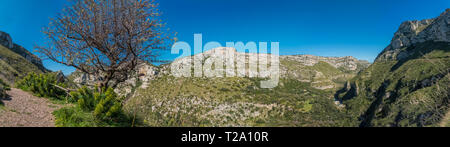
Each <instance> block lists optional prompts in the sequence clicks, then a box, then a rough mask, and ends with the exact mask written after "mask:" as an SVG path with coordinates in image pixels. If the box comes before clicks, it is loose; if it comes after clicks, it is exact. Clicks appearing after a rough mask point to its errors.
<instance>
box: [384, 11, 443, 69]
mask: <svg viewBox="0 0 450 147" xmlns="http://www.w3.org/2000/svg"><path fill="white" fill-rule="evenodd" d="M426 41H433V42H450V9H447V10H446V11H445V12H444V13H442V14H441V15H440V16H439V17H437V18H434V19H425V20H421V21H418V20H414V21H406V22H403V23H402V24H401V25H400V28H399V29H398V31H397V32H396V33H395V34H394V37H393V39H392V41H391V44H390V45H389V46H388V47H386V48H385V49H384V51H383V52H382V53H381V54H380V55H379V56H378V57H377V60H376V61H380V60H401V59H404V58H406V57H408V56H409V54H408V53H406V52H403V50H404V49H405V48H407V47H409V46H412V45H414V44H417V43H423V42H426Z"/></svg>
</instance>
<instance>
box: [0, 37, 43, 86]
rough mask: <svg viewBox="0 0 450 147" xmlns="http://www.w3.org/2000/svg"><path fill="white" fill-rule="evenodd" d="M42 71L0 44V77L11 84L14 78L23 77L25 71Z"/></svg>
mask: <svg viewBox="0 0 450 147" xmlns="http://www.w3.org/2000/svg"><path fill="white" fill-rule="evenodd" d="M31 72H34V73H43V72H42V70H40V69H39V67H37V66H36V65H34V64H33V63H31V62H30V61H28V60H27V59H25V58H24V57H22V56H20V55H19V54H17V53H15V52H13V51H11V50H10V49H8V48H6V47H4V46H2V45H0V78H1V79H3V80H4V81H5V82H7V83H9V84H11V83H13V82H14V80H15V79H16V78H21V77H24V76H25V75H26V74H27V73H31Z"/></svg>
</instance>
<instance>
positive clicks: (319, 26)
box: [0, 0, 450, 74]
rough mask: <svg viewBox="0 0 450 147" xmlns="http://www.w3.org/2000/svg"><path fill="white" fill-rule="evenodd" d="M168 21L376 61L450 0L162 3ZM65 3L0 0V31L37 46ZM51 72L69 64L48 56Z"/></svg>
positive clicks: (187, 36)
mask: <svg viewBox="0 0 450 147" xmlns="http://www.w3.org/2000/svg"><path fill="white" fill-rule="evenodd" d="M159 2H160V9H161V10H162V12H163V19H164V20H165V21H166V23H167V24H168V27H169V28H170V29H171V30H172V31H176V32H178V35H177V37H178V38H179V40H180V41H186V42H188V43H191V45H192V46H193V44H192V42H193V38H194V37H193V35H194V34H195V33H202V34H203V42H208V41H218V42H220V43H222V44H223V45H225V42H229V41H243V42H248V41H255V42H280V53H281V54H283V55H290V54H312V55H319V56H354V57H357V58H359V59H365V60H369V61H373V60H374V58H375V57H376V56H377V55H378V53H379V52H381V51H382V50H383V49H384V48H385V47H386V46H387V45H388V44H389V42H390V40H391V38H392V36H393V34H394V32H395V31H396V30H397V29H398V27H399V25H400V24H401V22H403V21H406V20H420V19H426V18H434V17H436V16H438V15H439V14H440V13H442V12H443V11H444V10H445V9H446V8H449V6H450V1H449V0H429V1H423V0H159ZM65 5H66V2H65V1H64V0H20V1H17V0H1V1H0V30H1V31H5V32H8V33H10V34H11V36H12V37H13V40H14V42H16V43H18V44H20V45H22V46H24V47H26V48H27V49H29V50H30V51H32V50H33V46H34V45H35V44H42V42H43V41H44V38H43V34H42V33H41V32H40V31H41V30H42V27H44V26H45V25H47V24H48V22H49V19H48V18H49V17H54V16H55V15H56V14H57V13H59V12H60V11H61V9H62V8H63V7H64V6H65ZM44 64H45V66H46V67H47V68H49V69H51V70H55V71H56V70H63V71H64V73H66V74H68V73H70V72H72V71H73V69H72V68H69V67H65V66H62V65H58V64H56V63H53V62H51V61H48V60H45V61H44Z"/></svg>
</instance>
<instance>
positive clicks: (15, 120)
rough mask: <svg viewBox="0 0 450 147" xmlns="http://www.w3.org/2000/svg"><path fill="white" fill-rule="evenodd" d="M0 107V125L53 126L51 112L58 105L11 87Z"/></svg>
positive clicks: (58, 106)
mask: <svg viewBox="0 0 450 147" xmlns="http://www.w3.org/2000/svg"><path fill="white" fill-rule="evenodd" d="M7 94H8V95H9V96H10V97H9V98H7V99H3V100H2V101H3V103H4V107H3V108H0V127H54V126H55V124H54V117H53V115H52V112H53V111H54V110H55V109H58V108H60V107H61V106H60V105H57V104H53V103H51V102H50V101H49V100H48V99H45V98H39V97H35V96H33V95H31V94H29V93H27V92H24V91H22V90H20V89H11V91H8V92H7Z"/></svg>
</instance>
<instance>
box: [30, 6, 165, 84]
mask: <svg viewBox="0 0 450 147" xmlns="http://www.w3.org/2000/svg"><path fill="white" fill-rule="evenodd" d="M71 3H72V5H71V6H69V7H67V8H65V9H63V11H62V13H60V14H59V15H58V16H57V17H56V18H53V19H51V22H50V24H49V25H48V26H47V27H45V28H44V30H43V33H44V34H45V35H46V37H47V39H48V40H49V41H48V42H47V44H46V45H45V46H36V49H37V52H39V53H41V54H43V55H44V56H46V57H47V58H48V59H50V60H52V61H55V62H57V63H61V64H64V65H67V66H71V67H75V68H76V69H78V70H79V71H81V72H84V73H87V74H91V75H95V76H96V77H99V83H98V84H99V86H100V88H104V87H116V86H117V84H119V83H121V82H124V81H125V80H126V79H127V78H128V75H129V73H130V72H131V71H133V70H135V68H136V66H137V65H138V63H139V62H141V61H148V62H152V61H155V60H156V57H157V56H158V52H157V50H164V49H167V46H168V45H169V44H170V43H171V42H172V40H171V39H170V38H169V35H167V34H168V33H167V31H168V30H163V28H164V26H165V24H164V23H163V22H162V20H161V19H160V18H159V16H160V12H159V10H158V4H157V3H156V2H155V1H154V0H75V1H71Z"/></svg>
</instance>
